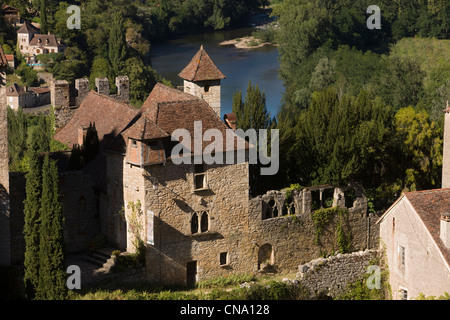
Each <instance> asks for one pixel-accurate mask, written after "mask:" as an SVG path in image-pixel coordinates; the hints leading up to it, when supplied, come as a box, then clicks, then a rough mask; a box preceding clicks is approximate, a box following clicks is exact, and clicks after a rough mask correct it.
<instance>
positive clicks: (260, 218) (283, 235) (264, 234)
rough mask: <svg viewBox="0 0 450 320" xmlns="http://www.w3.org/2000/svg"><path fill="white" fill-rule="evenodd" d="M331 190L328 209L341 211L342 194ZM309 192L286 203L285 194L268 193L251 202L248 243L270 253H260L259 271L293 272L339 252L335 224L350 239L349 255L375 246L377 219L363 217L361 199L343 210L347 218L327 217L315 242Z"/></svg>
mask: <svg viewBox="0 0 450 320" xmlns="http://www.w3.org/2000/svg"><path fill="white" fill-rule="evenodd" d="M325 189H326V188H325ZM328 189H329V188H328ZM331 190H334V194H333V203H331V202H330V203H329V205H330V207H333V206H337V207H340V208H345V202H344V199H343V196H344V193H343V191H342V190H340V189H339V188H331ZM312 191H314V190H311V189H304V190H302V191H294V192H293V196H292V197H291V200H290V201H287V200H286V196H285V191H270V192H268V193H267V194H265V195H263V196H258V197H256V198H253V199H251V201H250V205H249V215H250V216H249V224H250V225H249V231H250V237H251V242H252V243H253V244H254V246H257V247H258V248H263V250H270V251H271V252H270V254H263V253H262V254H261V255H260V257H259V258H258V262H257V263H258V269H259V270H263V269H264V267H265V266H266V265H267V264H269V265H270V266H271V267H272V268H273V269H274V270H272V271H277V272H282V273H287V272H295V270H296V268H297V266H298V265H299V264H300V263H304V262H306V261H310V260H312V259H314V258H317V257H319V256H328V255H332V254H334V253H337V252H339V250H340V247H339V245H338V243H337V237H338V232H337V225H338V223H339V224H340V226H341V228H342V230H343V231H344V232H343V234H344V235H345V236H349V237H350V239H351V241H350V246H349V248H348V250H349V251H359V250H365V249H367V248H374V247H376V246H377V244H378V242H377V240H378V234H379V231H378V229H377V226H376V225H375V221H376V219H377V217H376V216H375V215H373V214H368V213H367V200H366V198H365V197H364V196H363V195H360V196H359V197H357V198H356V199H355V200H354V201H353V205H352V207H349V208H348V209H347V212H348V215H343V216H342V217H340V216H339V215H336V214H335V215H334V216H332V217H330V219H329V221H328V222H327V223H326V224H325V225H324V227H323V231H322V233H321V235H320V237H319V238H317V236H316V226H315V224H314V221H313V219H312V218H311V213H312V212H313V211H314V210H313V209H314V205H317V204H314V203H313V202H314V201H313V199H312V196H311V193H312ZM264 248H265V249H264ZM267 248H269V249H267ZM267 260H268V261H267Z"/></svg>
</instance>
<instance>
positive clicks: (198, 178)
mask: <svg viewBox="0 0 450 320" xmlns="http://www.w3.org/2000/svg"><path fill="white" fill-rule="evenodd" d="M206 188H207V180H206V168H205V165H203V164H196V165H194V189H195V190H200V189H206Z"/></svg>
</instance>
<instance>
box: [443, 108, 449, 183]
mask: <svg viewBox="0 0 450 320" xmlns="http://www.w3.org/2000/svg"><path fill="white" fill-rule="evenodd" d="M444 113H445V122H444V150H443V154H442V188H450V106H449V105H448V100H447V107H446V108H445V110H444Z"/></svg>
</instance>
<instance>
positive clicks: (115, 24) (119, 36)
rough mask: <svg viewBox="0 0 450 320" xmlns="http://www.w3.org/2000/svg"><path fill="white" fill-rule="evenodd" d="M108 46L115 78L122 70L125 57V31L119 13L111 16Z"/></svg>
mask: <svg viewBox="0 0 450 320" xmlns="http://www.w3.org/2000/svg"><path fill="white" fill-rule="evenodd" d="M108 45H109V61H110V63H111V69H112V73H113V76H114V77H117V76H119V75H120V72H121V71H122V69H123V64H124V62H125V56H126V41H125V29H124V26H123V17H122V14H121V13H120V12H118V13H115V14H114V16H113V19H112V26H111V31H110V34H109V41H108Z"/></svg>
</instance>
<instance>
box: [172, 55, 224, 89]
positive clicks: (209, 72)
mask: <svg viewBox="0 0 450 320" xmlns="http://www.w3.org/2000/svg"><path fill="white" fill-rule="evenodd" d="M178 76H179V77H180V78H183V79H185V80H188V81H208V80H219V79H225V76H224V74H223V73H222V72H221V71H220V70H219V69H218V68H217V67H216V65H215V64H214V62H213V61H212V60H211V58H210V57H209V55H208V53H206V51H205V49H203V46H201V47H200V50H199V51H198V52H197V53H196V54H195V56H194V57H193V58H192V60H191V62H190V63H189V64H188V65H187V66H186V68H184V69H183V71H181V72H180V74H178Z"/></svg>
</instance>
